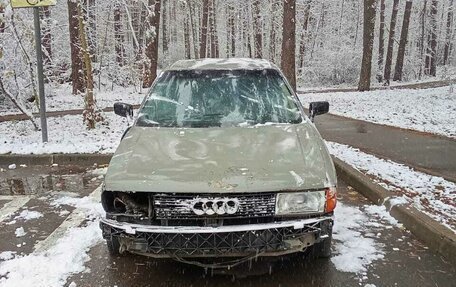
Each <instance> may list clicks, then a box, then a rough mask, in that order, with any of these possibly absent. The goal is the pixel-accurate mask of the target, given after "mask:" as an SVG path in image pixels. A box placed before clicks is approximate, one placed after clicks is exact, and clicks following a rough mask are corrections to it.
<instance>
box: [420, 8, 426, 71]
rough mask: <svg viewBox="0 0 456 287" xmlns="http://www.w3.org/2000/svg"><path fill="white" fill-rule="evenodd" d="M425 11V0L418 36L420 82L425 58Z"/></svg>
mask: <svg viewBox="0 0 456 287" xmlns="http://www.w3.org/2000/svg"><path fill="white" fill-rule="evenodd" d="M426 10H427V0H424V5H423V11H422V12H421V19H420V22H421V23H420V26H421V35H420V42H419V45H420V71H419V73H418V79H419V80H421V77H422V76H423V70H424V69H425V67H426V60H425V59H427V57H425V56H424V50H425V49H424V43H425V41H424V39H425V38H426V27H425V25H426Z"/></svg>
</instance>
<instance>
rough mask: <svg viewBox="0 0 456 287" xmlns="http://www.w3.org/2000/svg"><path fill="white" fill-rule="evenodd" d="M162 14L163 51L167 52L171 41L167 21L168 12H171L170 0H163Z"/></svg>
mask: <svg viewBox="0 0 456 287" xmlns="http://www.w3.org/2000/svg"><path fill="white" fill-rule="evenodd" d="M162 1H163V3H162V15H161V18H162V19H163V20H162V33H163V35H162V36H163V39H162V44H163V53H164V54H167V53H168V42H169V36H168V29H169V27H168V26H169V25H168V23H167V21H168V13H169V11H168V10H169V7H168V5H169V0H162Z"/></svg>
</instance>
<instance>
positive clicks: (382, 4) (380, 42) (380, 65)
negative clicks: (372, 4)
mask: <svg viewBox="0 0 456 287" xmlns="http://www.w3.org/2000/svg"><path fill="white" fill-rule="evenodd" d="M384 57H385V0H380V33H379V36H378V73H377V81H378V82H379V83H381V82H382V81H383V73H382V72H383V59H384Z"/></svg>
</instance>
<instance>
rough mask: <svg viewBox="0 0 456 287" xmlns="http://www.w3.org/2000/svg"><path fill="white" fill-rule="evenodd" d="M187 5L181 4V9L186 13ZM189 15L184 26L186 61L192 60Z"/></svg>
mask: <svg viewBox="0 0 456 287" xmlns="http://www.w3.org/2000/svg"><path fill="white" fill-rule="evenodd" d="M185 6H186V5H185V3H183V2H182V3H181V7H182V8H183V9H182V11H185ZM188 18H189V17H188V13H187V14H186V15H184V23H183V24H182V25H183V26H184V48H185V59H190V58H191V51H192V49H191V47H190V24H189V22H190V21H189V19H188Z"/></svg>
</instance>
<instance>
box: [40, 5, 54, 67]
mask: <svg viewBox="0 0 456 287" xmlns="http://www.w3.org/2000/svg"><path fill="white" fill-rule="evenodd" d="M40 19H41V22H44V25H43V26H42V27H41V45H42V47H43V52H44V53H43V61H44V64H45V65H49V64H50V63H51V59H52V45H51V42H52V36H51V29H50V27H49V26H50V20H51V10H50V9H49V7H42V8H41V10H40Z"/></svg>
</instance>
